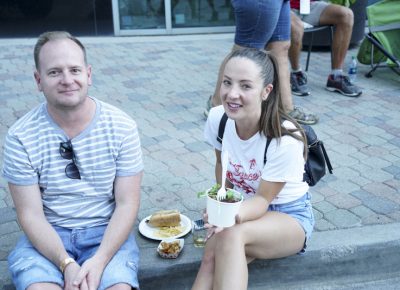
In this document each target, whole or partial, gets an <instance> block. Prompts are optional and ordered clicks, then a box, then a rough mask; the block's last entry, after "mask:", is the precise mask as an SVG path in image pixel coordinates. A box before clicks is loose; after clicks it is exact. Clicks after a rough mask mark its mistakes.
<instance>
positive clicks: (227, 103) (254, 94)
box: [220, 57, 272, 121]
mask: <svg viewBox="0 0 400 290" xmlns="http://www.w3.org/2000/svg"><path fill="white" fill-rule="evenodd" d="M271 89H272V85H268V86H266V87H264V85H263V80H262V79H261V69H260V67H259V66H258V65H257V64H256V63H255V62H254V61H252V60H250V59H248V58H245V57H234V58H232V59H230V60H229V61H228V62H227V63H226V65H225V70H224V74H223V79H222V84H221V88H220V96H221V101H222V105H223V106H224V109H225V112H226V114H227V115H228V116H229V118H231V119H233V120H235V121H240V120H250V119H254V120H257V121H258V120H259V118H260V116H261V103H262V101H263V100H265V99H266V98H267V96H268V94H269V92H270V90H271Z"/></svg>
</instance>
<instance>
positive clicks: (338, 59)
mask: <svg viewBox="0 0 400 290" xmlns="http://www.w3.org/2000/svg"><path fill="white" fill-rule="evenodd" d="M290 5H291V8H292V12H291V45H290V49H289V60H290V65H291V67H292V72H291V74H290V84H291V88H292V93H293V94H295V95H299V96H307V95H309V94H310V90H309V88H308V85H307V76H306V74H305V73H304V72H303V71H302V69H301V66H300V54H301V49H302V46H303V44H302V41H303V35H304V25H303V22H302V21H304V22H306V23H309V24H311V25H313V26H318V25H334V26H335V30H334V34H333V41H332V48H331V49H332V60H331V62H332V71H331V73H330V74H329V75H328V80H327V83H326V89H327V90H329V91H337V92H339V93H341V94H342V95H345V96H348V97H357V96H359V95H361V93H362V91H361V90H360V88H359V87H357V86H356V85H354V84H352V83H351V82H350V80H349V77H348V76H346V75H344V73H343V67H344V62H345V58H346V54H347V50H348V48H349V44H350V39H351V34H352V31H353V18H354V16H353V11H352V10H351V9H349V8H347V7H344V6H341V5H336V4H329V3H326V2H324V1H312V2H311V7H310V14H306V15H300V14H299V7H300V6H299V5H300V0H290Z"/></svg>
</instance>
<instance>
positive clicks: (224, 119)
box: [217, 113, 330, 165]
mask: <svg viewBox="0 0 400 290" xmlns="http://www.w3.org/2000/svg"><path fill="white" fill-rule="evenodd" d="M227 121H228V115H227V114H226V113H224V114H223V115H222V118H221V121H220V122H219V127H218V136H217V141H218V142H219V143H221V144H222V139H223V138H224V133H225V126H226V122H227ZM271 140H272V139H271V138H269V137H267V144H266V145H265V151H264V165H265V163H267V150H268V147H269V143H271ZM329 164H330V163H329Z"/></svg>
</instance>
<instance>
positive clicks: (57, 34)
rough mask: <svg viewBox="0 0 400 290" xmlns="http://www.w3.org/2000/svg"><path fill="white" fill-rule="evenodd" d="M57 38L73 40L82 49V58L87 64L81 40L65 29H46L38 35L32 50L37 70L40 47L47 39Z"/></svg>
mask: <svg viewBox="0 0 400 290" xmlns="http://www.w3.org/2000/svg"><path fill="white" fill-rule="evenodd" d="M59 39H70V40H72V41H73V42H75V43H76V44H77V45H78V46H79V47H80V48H81V49H82V52H83V58H84V60H85V64H87V59H86V49H85V47H84V46H83V44H82V42H80V41H79V40H78V39H77V38H76V37H74V36H72V35H71V34H70V33H69V32H67V31H48V32H45V33H42V34H41V35H40V36H39V38H38V40H37V42H36V44H35V48H34V50H33V57H34V59H35V66H36V69H37V70H39V53H40V50H41V49H42V47H43V46H44V45H45V44H46V43H47V42H49V41H52V40H59Z"/></svg>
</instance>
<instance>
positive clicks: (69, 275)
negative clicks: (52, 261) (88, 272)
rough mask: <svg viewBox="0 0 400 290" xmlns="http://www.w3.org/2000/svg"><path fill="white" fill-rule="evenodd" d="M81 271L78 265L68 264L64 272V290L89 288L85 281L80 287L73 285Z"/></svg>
mask: <svg viewBox="0 0 400 290" xmlns="http://www.w3.org/2000/svg"><path fill="white" fill-rule="evenodd" d="M80 269H81V266H79V265H78V263H71V264H68V265H67V267H66V268H65V270H64V290H79V289H80V290H87V289H88V286H87V283H86V279H84V280H83V281H82V283H81V285H80V286H75V285H74V284H73V283H74V281H75V279H76V277H77V275H78V273H79V271H80Z"/></svg>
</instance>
